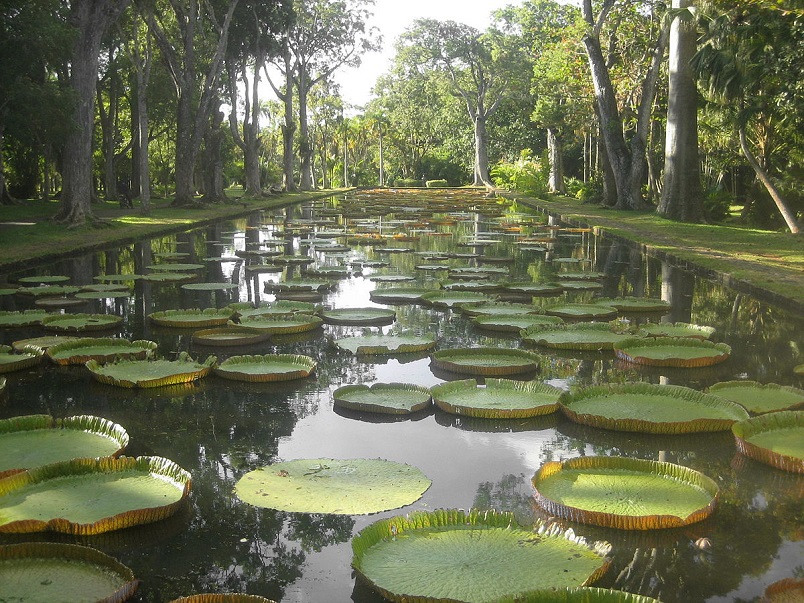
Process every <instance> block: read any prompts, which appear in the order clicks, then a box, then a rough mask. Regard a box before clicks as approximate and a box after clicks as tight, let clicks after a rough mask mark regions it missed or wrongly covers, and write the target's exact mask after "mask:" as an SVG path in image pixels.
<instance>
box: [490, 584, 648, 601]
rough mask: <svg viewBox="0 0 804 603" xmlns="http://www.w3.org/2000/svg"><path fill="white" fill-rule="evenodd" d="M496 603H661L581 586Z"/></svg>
mask: <svg viewBox="0 0 804 603" xmlns="http://www.w3.org/2000/svg"><path fill="white" fill-rule="evenodd" d="M494 603H660V602H659V600H658V599H654V598H653V597H645V596H642V595H635V594H633V593H627V592H625V591H622V590H612V589H609V588H595V587H593V586H579V587H577V588H564V589H557V590H552V589H546V590H542V589H539V590H534V591H529V592H527V593H523V594H521V595H516V596H514V597H502V598H501V599H497V600H495V602H494Z"/></svg>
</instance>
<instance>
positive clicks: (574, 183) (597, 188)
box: [567, 178, 603, 203]
mask: <svg viewBox="0 0 804 603" xmlns="http://www.w3.org/2000/svg"><path fill="white" fill-rule="evenodd" d="M567 195H568V196H569V197H575V198H576V199H578V200H580V201H583V202H584V203H597V202H599V201H601V200H602V199H603V183H602V182H601V181H600V180H599V179H597V178H593V179H592V180H590V181H589V182H582V181H581V180H578V179H577V178H570V179H569V180H568V181H567Z"/></svg>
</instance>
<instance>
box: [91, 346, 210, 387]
mask: <svg viewBox="0 0 804 603" xmlns="http://www.w3.org/2000/svg"><path fill="white" fill-rule="evenodd" d="M216 361H217V359H216V358H215V357H214V356H209V357H208V358H207V359H206V360H205V361H204V362H203V363H201V362H196V361H194V360H193V359H192V358H190V356H189V355H188V354H187V352H182V353H181V354H179V357H178V359H176V360H121V361H119V362H113V363H108V364H104V365H101V364H100V363H98V362H96V361H95V360H90V361H89V362H87V364H86V367H87V368H88V369H89V371H90V372H91V373H92V375H93V376H94V377H95V379H97V380H98V381H99V382H101V383H105V384H107V385H116V386H117V387H127V388H133V387H164V386H166V385H177V384H179V383H190V382H192V381H196V380H197V379H201V378H202V377H206V376H207V375H208V374H209V373H210V371H212V367H213V366H215V363H216Z"/></svg>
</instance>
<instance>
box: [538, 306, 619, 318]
mask: <svg viewBox="0 0 804 603" xmlns="http://www.w3.org/2000/svg"><path fill="white" fill-rule="evenodd" d="M544 313H545V314H550V315H551V316H560V317H561V318H565V319H576V320H608V319H610V318H614V317H616V316H617V308H614V307H612V306H601V305H595V304H560V305H557V306H550V307H549V308H545V309H544Z"/></svg>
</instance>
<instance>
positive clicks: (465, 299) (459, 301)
mask: <svg viewBox="0 0 804 603" xmlns="http://www.w3.org/2000/svg"><path fill="white" fill-rule="evenodd" d="M494 299H495V298H494V297H493V296H491V295H487V294H485V293H480V292H475V291H432V292H431V293H426V294H425V295H423V296H422V301H423V302H424V303H426V304H428V305H430V306H433V307H434V308H438V309H441V310H444V309H452V308H455V307H456V306H458V305H463V304H482V303H486V302H491V301H494Z"/></svg>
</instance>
